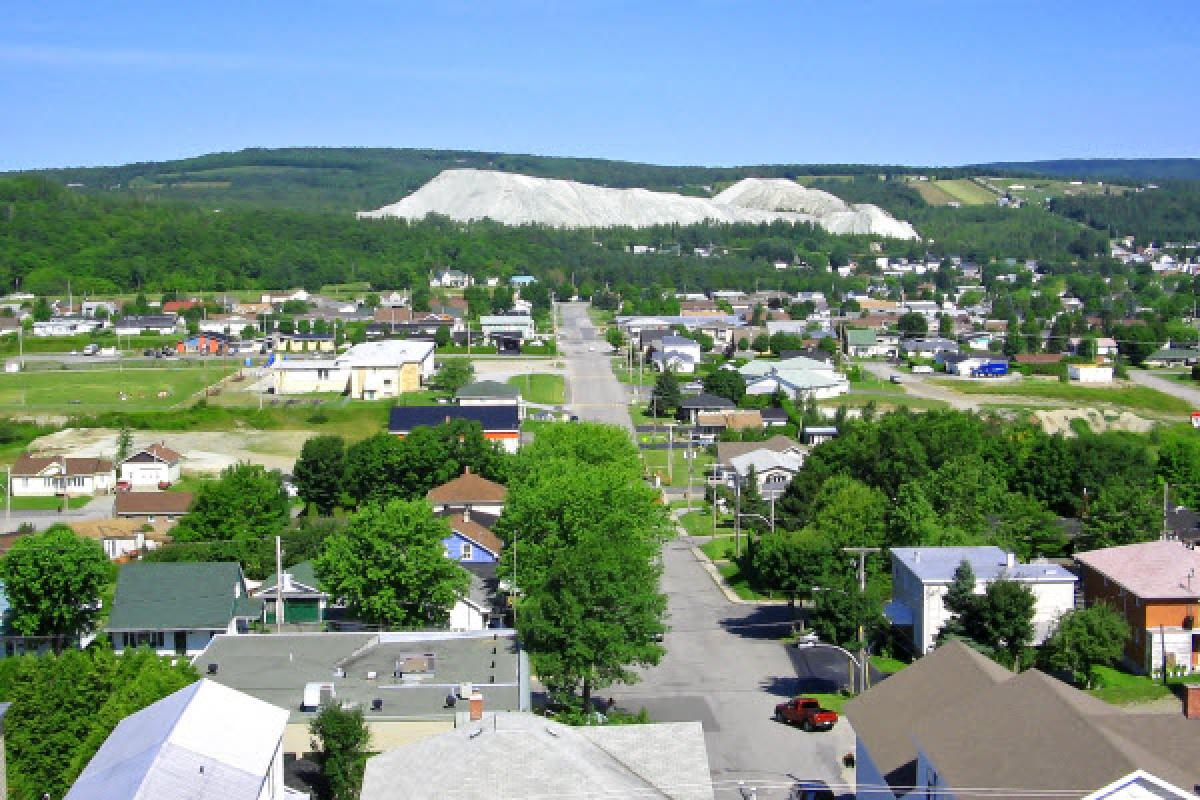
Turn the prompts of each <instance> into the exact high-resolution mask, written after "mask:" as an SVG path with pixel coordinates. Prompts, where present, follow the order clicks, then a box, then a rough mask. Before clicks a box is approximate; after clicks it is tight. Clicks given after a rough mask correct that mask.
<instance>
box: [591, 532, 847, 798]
mask: <svg viewBox="0 0 1200 800" xmlns="http://www.w3.org/2000/svg"><path fill="white" fill-rule="evenodd" d="M663 568H664V573H663V591H664V592H665V593H666V594H667V598H668V603H669V606H668V612H669V615H670V616H669V623H670V626H671V630H670V631H669V632H668V633H667V635H666V639H665V642H664V644H665V645H666V648H667V654H666V656H665V657H664V658H663V660H662V663H660V664H659V665H658V666H656V667H653V668H650V669H647V670H643V671H642V673H641V675H642V680H641V681H640V682H638V683H635V684H632V685H630V686H617V687H613V688H612V689H611V690H609V691H608V694H611V695H612V696H613V697H614V698H615V699H616V700H617V704H618V706H619V707H621V708H626V709H629V710H631V711H636V710H637V709H639V708H645V709H646V710H647V711H648V712H649V714H650V716H651V718H652V719H654V720H658V721H664V722H666V721H685V720H700V721H701V723H702V724H703V725H704V733H705V741H706V743H707V745H708V758H709V765H710V767H711V769H712V773H713V781H714V784H715V787H716V789H717V793H716V796H717V798H736V797H739V794H738V792H737V782H738V781H745V782H746V784H747V785H748V786H749V785H757V786H761V787H763V788H762V789H760V791H759V793H758V797H759V798H761V799H762V800H772V799H773V798H783V797H786V795H787V791H786V786H787V785H788V784H789V782H790V778H789V777H788V776H789V773H790V774H791V775H794V776H796V777H798V778H815V779H820V780H824V781H827V782H829V783H830V784H838V783H842V782H843V781H844V780H845V777H844V776H843V773H842V769H841V757H842V756H843V755H845V754H846V753H849V752H853V750H854V734H853V731H852V730H851V728H850V726H849V724H848V723H846V722H845V721H842V722H840V723H838V725H837V727H836V728H834V729H833V730H832V731H829V732H827V733H804V732H803V731H801V730H799V729H796V728H790V727H788V726H785V725H781V724H779V723H776V722H774V721H772V720H771V718H770V717H771V714H772V711H773V709H774V706H775V704H776V703H778V702H781V701H783V700H785V699H787V698H789V697H792V696H794V695H795V694H796V693H797V692H799V691H801V690H802V688H803V687H804V686H809V687H810V688H811V687H814V686H815V684H814V683H813V682H812V681H811V680H806V681H802V680H801V679H800V678H798V677H797V671H796V667H797V662H796V661H794V660H793V658H794V656H795V654H796V649H795V648H787V647H785V646H784V645H782V644H780V643H779V641H778V639H779V637H780V636H782V635H784V634H785V633H786V632H787V631H788V629H789V627H790V624H791V616H790V612H789V610H788V609H787V607H786V606H756V605H742V604H735V603H731V602H729V601H728V600H726V599H725V596H724V595H723V594H722V593H721V592H720V591H718V590H717V588H716V586H715V585H714V584H713V582H712V580H711V579H710V578H709V576H708V574H707V573H706V572H705V571H704V569H703V568H702V567H701V566H700V563H699V562H698V561H697V560H696V558H695V556H694V555H693V554H692V550H691V545H690V544H689V543H688V542H687V541H686V540H684V539H679V540H675V541H672V542H670V543H668V544H667V546H666V548H665V549H664V551H663ZM800 663H801V665H803V662H800ZM827 670H835V671H836V672H837V673H838V674H843V671H844V667H840V666H838V665H837V662H836V659H835V660H833V661H831V662H829V663H826V664H823V665H818V672H819V673H821V674H825V672H826V671H827ZM806 671H807V667H806ZM832 682H833V680H832V679H830V680H829V681H828V683H830V684H832ZM822 685H824V684H822Z"/></svg>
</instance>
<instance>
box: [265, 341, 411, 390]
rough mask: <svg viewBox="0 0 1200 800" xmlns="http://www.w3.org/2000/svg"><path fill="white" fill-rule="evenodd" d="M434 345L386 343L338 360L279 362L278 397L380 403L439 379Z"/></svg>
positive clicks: (357, 349) (350, 352) (365, 347)
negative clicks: (323, 395)
mask: <svg viewBox="0 0 1200 800" xmlns="http://www.w3.org/2000/svg"><path fill="white" fill-rule="evenodd" d="M433 351H434V344H433V342H422V341H416V340H409V339H385V340H383V341H379V342H364V343H363V344H356V345H354V346H353V347H351V348H350V349H349V350H347V351H346V352H344V353H342V354H341V355H340V356H337V357H336V358H322V359H294V360H293V359H276V360H275V361H274V362H273V363H272V364H271V368H272V374H273V378H274V381H273V383H274V389H275V393H276V394H308V393H312V392H339V393H344V394H347V395H348V396H350V397H351V398H354V399H355V400H377V399H382V398H387V397H397V396H399V395H400V394H403V393H404V392H415V391H417V390H418V389H420V388H421V386H422V385H424V384H425V382H426V381H427V380H429V378H431V377H432V376H433V371H434V362H433Z"/></svg>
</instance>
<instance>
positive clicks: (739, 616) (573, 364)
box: [559, 303, 854, 800]
mask: <svg viewBox="0 0 1200 800" xmlns="http://www.w3.org/2000/svg"><path fill="white" fill-rule="evenodd" d="M559 309H560V310H561V313H562V322H561V323H560V328H559V330H560V331H561V332H563V334H564V336H563V337H562V341H561V343H560V347H561V348H562V351H563V353H564V354H565V355H566V360H567V369H566V373H567V399H568V407H569V408H570V409H571V410H572V411H573V412H574V413H576V414H578V415H579V416H580V418H581V419H586V420H593V421H597V422H607V423H612V424H617V425H621V426H622V427H625V428H627V429H628V430H629V431H630V433H631V434H632V432H633V428H632V425H631V422H630V419H629V413H628V410H627V407H626V404H625V396H626V395H625V392H624V390H623V387H622V386H621V384H620V383H618V382H617V380H616V378H615V376H614V375H613V373H612V367H611V364H610V361H609V357H608V355H607V351H608V349H609V347H608V344H607V342H605V341H604V340H603V339H601V338H599V337H598V336H597V333H596V329H595V327H594V326H593V325H592V323H591V320H590V319H589V318H588V316H587V306H586V305H585V304H583V303H563V304H561V305H560V306H559ZM589 347H594V348H595V350H594V351H593V350H589V349H588V348H589ZM663 591H664V592H665V593H666V595H667V598H668V602H669V609H668V613H669V619H668V624H669V625H670V628H671V629H670V631H669V632H668V633H667V635H666V639H665V645H666V648H667V655H666V656H665V658H664V659H663V661H662V663H660V664H659V665H658V666H657V667H653V668H650V669H647V670H644V671H642V680H641V681H639V682H638V683H635V684H632V685H629V686H614V687H612V688H611V689H608V690H601V691H600V695H601V696H611V697H613V698H614V699H615V700H616V701H617V705H618V706H619V707H621V708H625V709H628V710H629V711H633V712H636V711H637V710H638V709H640V708H645V709H646V710H647V712H648V713H649V714H650V717H651V719H653V720H655V721H660V722H674V721H687V720H699V721H700V722H701V723H702V724H703V725H704V732H705V740H706V743H707V745H708V757H709V764H710V767H711V769H712V772H713V780H714V782H715V789H716V796H717V797H718V798H740V797H741V795H740V794H739V792H738V782H739V781H744V782H745V785H746V787H750V786H761V787H762V788H761V789H760V790H759V791H758V794H757V797H758V798H760V800H773V799H774V798H783V797H786V796H787V787H788V786H789V785H790V783H791V780H792V778H789V773H790V774H791V775H793V776H795V777H796V778H800V779H810V778H815V779H820V780H825V781H827V782H829V783H830V784H831V785H833V784H839V783H843V782H844V781H845V780H846V776H845V775H844V774H843V771H842V768H841V758H842V756H843V755H845V754H846V753H850V752H853V751H854V733H853V731H852V730H851V728H850V726H849V724H848V723H847V722H845V721H844V720H843V721H841V722H839V723H838V725H837V727H836V728H834V730H832V731H829V732H827V733H805V732H803V731H802V730H800V729H798V728H791V727H788V726H786V725H782V724H779V723H776V722H774V721H773V720H772V719H771V715H772V712H773V711H774V707H775V704H776V703H779V702H782V701H783V700H786V699H788V698H790V697H792V696H794V695H795V694H796V693H797V692H798V691H801V690H802V689H803V688H804V687H807V688H809V689H810V690H811V689H818V688H820V689H822V690H823V691H830V690H832V689H833V688H835V687H834V686H833V684H834V683H835V681H836V680H837V679H838V677H840V676H841V675H843V674H846V670H845V666H844V663H845V662H844V660H840V659H841V657H840V654H837V653H836V652H834V651H825V652H821V653H817V652H813V653H800V652H798V651H797V650H796V649H795V648H788V647H785V646H784V645H783V644H781V643H780V642H779V639H780V637H782V636H783V635H785V634H786V633H787V632H788V630H789V627H790V624H791V617H790V612H789V610H788V609H787V608H786V607H784V606H778V605H766V606H758V605H753V604H737V603H731V602H729V601H728V600H727V599H726V598H725V595H724V594H722V593H721V591H720V590H719V589H718V588H717V587H716V585H715V584H714V583H713V581H712V579H711V578H710V577H709V575H708V573H707V572H705V570H704V569H703V568H702V567H701V565H700V562H699V561H697V559H696V557H695V555H693V552H692V544H691V543H690V541H688V540H687V539H685V538H680V539H676V540H673V541H671V542H668V543H667V545H666V546H665V547H664V549H663ZM798 669H799V670H801V671H802V673H803V674H804V675H805V676H806V677H805V679H803V680H802V679H801V678H799V677H797V675H798V674H799V673H798V672H797V670H798ZM834 676H837V677H834Z"/></svg>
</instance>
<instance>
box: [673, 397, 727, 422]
mask: <svg viewBox="0 0 1200 800" xmlns="http://www.w3.org/2000/svg"><path fill="white" fill-rule="evenodd" d="M735 408H737V406H736V405H734V402H733V401H732V400H730V399H729V398H727V397H720V396H719V395H715V394H707V393H705V392H701V393H700V394H697V395H692V396H691V397H684V398H683V399H682V400H681V401H680V402H679V416H680V417H682V418H683V421H684V422H690V423H692V424H693V425H695V424H696V415H697V414H699V413H701V412H703V411H732V410H734V409H735Z"/></svg>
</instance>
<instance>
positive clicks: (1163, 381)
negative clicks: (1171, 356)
mask: <svg viewBox="0 0 1200 800" xmlns="http://www.w3.org/2000/svg"><path fill="white" fill-rule="evenodd" d="M1129 380H1131V381H1133V382H1134V383H1136V384H1140V385H1141V386H1145V387H1147V388H1150V389H1155V390H1157V391H1160V392H1162V393H1163V394H1169V395H1171V396H1172V397H1178V398H1179V399H1180V400H1182V401H1183V402H1185V403H1190V404H1191V406H1192V408H1193V409H1196V410H1200V389H1197V388H1194V387H1192V386H1189V385H1188V384H1186V383H1180V382H1179V381H1176V380H1172V379H1171V378H1169V377H1166V376H1163V375H1155V374H1154V373H1153V372H1150V371H1149V370H1144V369H1131V370H1129Z"/></svg>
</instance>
